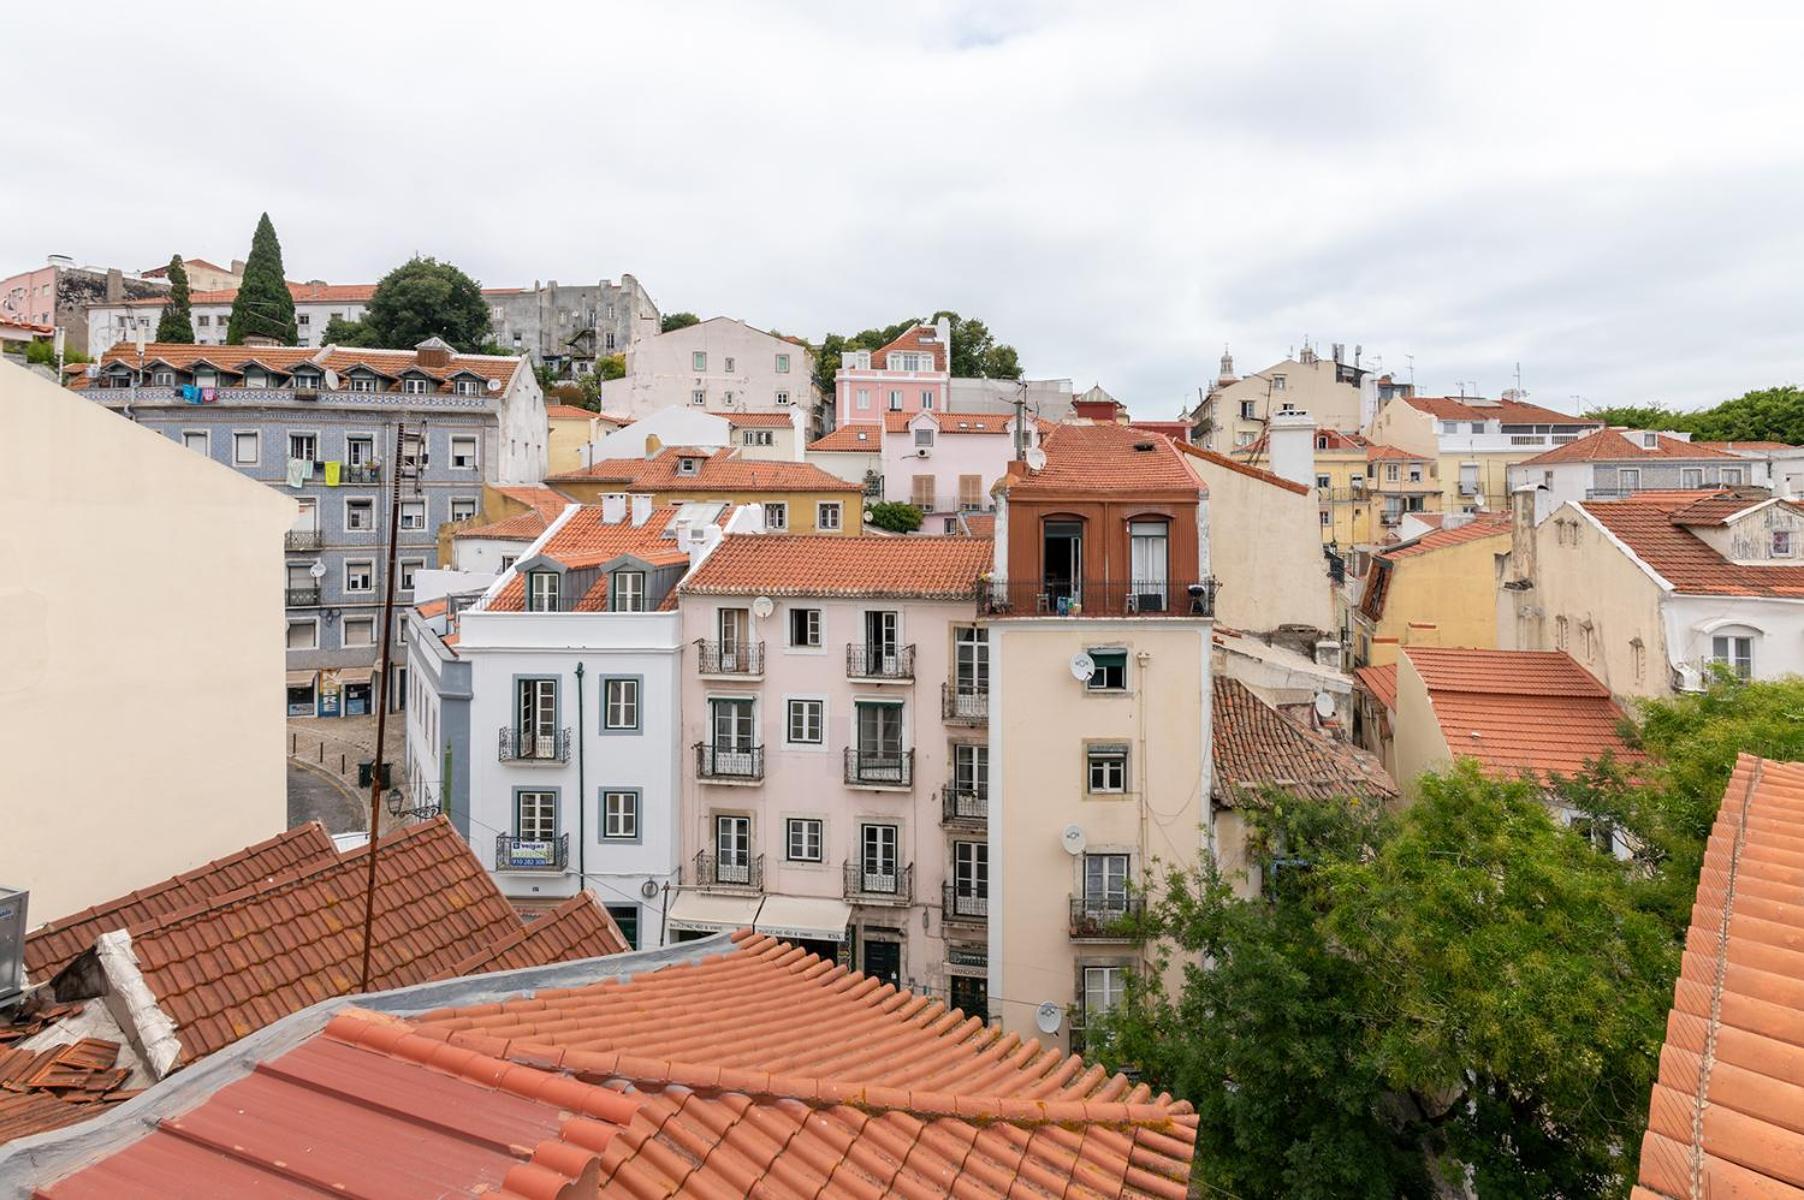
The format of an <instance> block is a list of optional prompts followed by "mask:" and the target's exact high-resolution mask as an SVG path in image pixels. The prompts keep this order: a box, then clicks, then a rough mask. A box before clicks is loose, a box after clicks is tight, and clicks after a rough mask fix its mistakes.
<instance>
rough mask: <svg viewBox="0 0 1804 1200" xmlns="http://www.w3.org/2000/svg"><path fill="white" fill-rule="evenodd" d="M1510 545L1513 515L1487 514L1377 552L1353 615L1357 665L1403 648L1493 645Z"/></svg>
mask: <svg viewBox="0 0 1804 1200" xmlns="http://www.w3.org/2000/svg"><path fill="white" fill-rule="evenodd" d="M1448 519H1449V520H1452V519H1453V518H1448ZM1509 549H1510V523H1509V519H1508V518H1507V517H1503V516H1499V515H1494V514H1484V515H1481V516H1478V517H1475V518H1472V519H1471V520H1468V521H1466V522H1465V523H1463V524H1459V525H1455V526H1453V527H1452V528H1446V527H1443V528H1440V529H1436V530H1434V531H1433V532H1431V533H1428V534H1425V535H1423V536H1422V537H1420V538H1417V539H1416V540H1415V541H1413V542H1410V543H1409V544H1407V545H1404V546H1398V547H1397V548H1395V549H1393V550H1387V551H1385V552H1384V553H1382V554H1379V555H1376V556H1375V557H1374V558H1373V559H1372V565H1371V568H1370V569H1369V570H1368V571H1367V572H1366V576H1365V582H1364V587H1363V590H1362V591H1361V592H1360V596H1359V607H1358V608H1357V609H1356V610H1355V611H1354V612H1353V613H1352V614H1351V617H1352V627H1353V665H1354V666H1356V667H1363V666H1386V665H1388V664H1390V663H1394V662H1396V661H1397V651H1398V648H1399V647H1404V646H1473V647H1480V648H1486V649H1489V648H1494V647H1495V646H1496V645H1497V558H1498V556H1499V555H1502V554H1507V553H1508V552H1509Z"/></svg>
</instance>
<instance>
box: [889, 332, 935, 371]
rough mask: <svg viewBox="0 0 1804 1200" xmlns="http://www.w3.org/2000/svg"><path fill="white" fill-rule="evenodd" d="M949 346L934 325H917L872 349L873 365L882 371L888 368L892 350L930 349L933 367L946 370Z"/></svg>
mask: <svg viewBox="0 0 1804 1200" xmlns="http://www.w3.org/2000/svg"><path fill="white" fill-rule="evenodd" d="M948 349H949V348H948V347H947V346H946V345H945V344H944V343H942V342H941V341H940V340H939V333H938V331H937V330H935V329H934V327H933V326H932V325H916V326H915V327H914V328H913V329H910V330H909V331H908V332H906V333H904V334H903V335H902V336H901V337H899V338H897V339H896V340H895V341H893V342H889V343H887V344H885V345H884V346H882V347H880V348H879V349H876V350H873V351H871V366H872V367H874V368H875V369H877V370H879V371H882V370H886V369H887V364H888V362H889V354H890V351H892V350H899V351H907V350H918V351H930V352H931V353H932V354H933V369H934V370H936V371H944V370H946V369H947V367H946V362H947V360H946V352H947V350H948Z"/></svg>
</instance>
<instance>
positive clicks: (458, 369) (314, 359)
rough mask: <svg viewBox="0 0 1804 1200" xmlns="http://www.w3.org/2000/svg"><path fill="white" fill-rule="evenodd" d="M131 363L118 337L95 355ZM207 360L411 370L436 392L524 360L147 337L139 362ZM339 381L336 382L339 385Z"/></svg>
mask: <svg viewBox="0 0 1804 1200" xmlns="http://www.w3.org/2000/svg"><path fill="white" fill-rule="evenodd" d="M115 362H117V363H124V364H126V365H127V366H136V365H137V363H138V349H137V347H136V346H134V345H133V344H131V343H130V342H121V343H119V344H118V345H116V346H114V347H112V348H111V349H110V350H107V351H106V352H105V353H104V354H102V355H101V356H100V364H99V365H100V366H102V367H105V366H107V365H108V364H110V363H115ZM203 362H204V363H208V364H211V365H212V366H214V367H216V368H218V369H219V370H220V371H221V372H223V373H225V374H227V375H242V374H243V372H244V368H245V367H246V366H248V365H250V364H251V363H253V362H254V363H257V364H260V365H261V366H263V367H266V368H268V369H269V370H272V371H275V372H276V373H278V374H283V375H289V374H293V373H294V371H295V370H296V369H297V368H299V367H301V366H302V365H303V364H306V365H312V366H316V367H322V368H326V369H330V370H332V371H335V372H337V373H338V374H339V375H340V376H343V375H345V374H347V373H348V372H350V371H351V370H352V369H354V368H356V367H360V366H361V367H367V368H369V369H370V370H372V371H374V372H376V373H377V374H379V375H382V376H386V377H388V378H391V379H392V378H395V377H398V376H399V375H401V374H402V373H404V372H408V371H415V372H418V373H420V374H423V375H425V376H427V377H428V378H430V379H433V380H436V381H437V383H438V388H437V390H438V393H441V394H442V393H446V392H449V391H451V389H452V382H453V376H456V375H462V374H470V375H475V376H477V377H478V378H481V379H485V380H495V381H498V382H499V383H501V384H502V385H503V386H504V387H505V386H507V385H508V384H509V383H511V382H512V380H513V379H514V377H515V375H516V374H517V373H518V372H520V371H521V370H523V369H525V366H526V359H525V358H521V357H513V356H510V355H495V354H453V355H452V356H451V361H450V363H449V364H447V365H446V366H443V367H425V366H421V365H420V361H419V353H418V351H415V350H364V349H351V348H342V349H341V348H339V347H335V346H322V347H319V348H317V349H311V348H308V347H305V346H199V345H187V344H184V343H175V342H152V343H150V344H148V345H146V346H145V347H144V363H145V365H146V366H147V367H148V366H150V365H152V364H156V363H163V364H166V365H168V366H170V367H173V368H174V369H176V370H178V371H189V370H192V369H193V368H194V366H195V365H196V364H199V363H203ZM342 386H343V384H342V382H341V388H342Z"/></svg>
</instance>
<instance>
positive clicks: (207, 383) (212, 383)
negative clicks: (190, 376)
mask: <svg viewBox="0 0 1804 1200" xmlns="http://www.w3.org/2000/svg"><path fill="white" fill-rule="evenodd" d="M218 384H219V372H217V371H214V370H210V369H209V368H207V367H198V368H196V369H195V372H194V386H195V387H217V386H218Z"/></svg>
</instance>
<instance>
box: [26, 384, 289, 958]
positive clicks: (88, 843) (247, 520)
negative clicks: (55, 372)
mask: <svg viewBox="0 0 1804 1200" xmlns="http://www.w3.org/2000/svg"><path fill="white" fill-rule="evenodd" d="M0 445H4V446H5V447H6V448H7V455H6V456H7V464H8V465H7V467H6V469H5V470H4V471H0V815H3V816H4V823H3V825H0V828H3V829H4V833H0V883H4V884H6V885H7V886H10V887H23V888H29V889H30V890H31V913H30V921H31V923H32V924H33V925H38V924H42V923H43V922H45V921H49V920H53V919H55V918H58V917H61V916H65V915H67V914H69V913H71V912H73V911H75V910H77V909H80V908H83V907H85V906H87V905H89V904H93V903H96V902H98V901H101V900H105V899H108V898H110V897H113V896H117V895H119V894H120V893H122V892H125V891H129V890H131V889H133V888H137V887H142V886H145V885H147V884H150V883H154V882H156V881H158V880H161V879H165V878H167V877H169V876H170V875H173V874H176V873H177V872H180V871H184V870H187V869H189V868H191V867H195V866H198V865H200V864H201V863H203V862H206V861H207V860H209V859H213V858H217V857H219V856H221V855H224V854H229V853H231V852H232V851H234V850H238V849H242V848H243V847H244V846H246V845H249V844H250V843H252V842H256V841H260V840H262V839H263V838H267V837H271V836H273V835H275V834H277V833H279V832H281V830H282V829H283V828H284V826H285V825H286V824H287V799H286V778H285V761H286V760H285V757H284V746H285V740H284V728H285V718H284V716H283V694H282V672H283V649H282V642H283V608H282V603H283V593H282V588H283V573H282V534H283V531H284V530H286V529H287V528H288V526H289V524H290V523H291V522H292V521H293V519H294V512H295V504H294V502H293V501H292V500H289V499H288V498H286V497H285V496H282V495H281V494H279V493H278V492H276V491H275V490H273V489H271V488H269V487H266V486H264V485H263V484H260V483H257V482H254V481H252V480H250V479H246V478H245V477H243V476H241V475H239V474H238V473H237V472H235V471H233V470H232V469H231V468H229V467H226V466H223V465H220V464H217V463H212V462H209V461H207V460H206V459H204V458H202V457H201V456H199V455H197V454H194V453H191V452H190V451H188V450H186V449H184V448H183V447H182V445H181V444H180V443H179V442H176V441H172V440H171V439H168V438H164V437H159V436H158V435H157V434H155V433H152V432H151V431H149V430H147V429H141V428H138V427H136V426H134V425H132V424H131V423H130V422H128V421H126V420H124V419H122V418H121V417H119V416H118V415H116V414H114V413H112V412H110V411H108V410H107V409H105V408H102V407H101V406H100V405H98V404H94V403H93V402H91V401H89V400H85V399H83V398H82V397H80V396H78V395H76V394H74V393H72V392H69V391H66V390H64V389H62V388H59V387H57V386H55V385H54V384H52V383H50V382H48V381H46V380H43V379H40V378H38V377H37V376H35V375H32V374H30V373H29V372H27V371H25V370H23V369H21V368H19V367H15V366H12V365H10V364H0Z"/></svg>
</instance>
